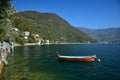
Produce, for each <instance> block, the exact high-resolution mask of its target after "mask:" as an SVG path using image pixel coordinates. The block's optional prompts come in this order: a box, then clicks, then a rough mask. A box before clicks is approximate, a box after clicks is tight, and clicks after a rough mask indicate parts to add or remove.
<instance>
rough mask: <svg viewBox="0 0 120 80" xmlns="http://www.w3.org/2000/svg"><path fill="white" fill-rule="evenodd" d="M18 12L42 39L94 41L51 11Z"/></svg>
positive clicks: (58, 41)
mask: <svg viewBox="0 0 120 80" xmlns="http://www.w3.org/2000/svg"><path fill="white" fill-rule="evenodd" d="M20 14H21V15H22V16H23V17H24V18H25V19H26V20H27V21H29V22H30V23H31V24H32V25H33V26H35V27H36V29H37V30H36V32H37V33H38V34H39V35H40V37H41V38H42V39H44V40H50V42H53V43H55V42H56V43H60V42H87V41H90V42H94V40H93V39H91V38H90V37H89V36H87V35H86V34H85V33H83V32H81V31H79V30H78V29H76V28H75V27H73V26H71V25H70V24H69V23H68V22H67V21H65V20H64V19H62V18H61V17H59V16H57V15H56V14H53V13H39V12H35V11H25V12H20Z"/></svg>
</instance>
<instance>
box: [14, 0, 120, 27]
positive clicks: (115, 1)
mask: <svg viewBox="0 0 120 80" xmlns="http://www.w3.org/2000/svg"><path fill="white" fill-rule="evenodd" d="M13 5H14V7H15V9H16V11H18V12H20V11H28V10H32V11H37V12H47V13H55V14H57V15H58V16H60V17H62V18H63V19H65V20H66V21H67V22H69V23H70V24H71V25H72V26H75V27H85V28H90V29H102V28H110V27H117V28H118V27H120V0H13Z"/></svg>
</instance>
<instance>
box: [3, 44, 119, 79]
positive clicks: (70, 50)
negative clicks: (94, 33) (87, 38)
mask: <svg viewBox="0 0 120 80" xmlns="http://www.w3.org/2000/svg"><path fill="white" fill-rule="evenodd" d="M57 51H58V52H59V53H60V54H62V55H75V56H76V55H79V56H80V55H93V54H96V55H97V57H98V58H100V59H101V62H97V61H95V62H71V61H58V60H57V54H56V52H57ZM10 59H11V60H12V62H11V63H10V65H9V68H6V69H7V71H6V72H4V74H5V73H6V74H7V73H9V75H8V74H7V75H8V76H9V77H10V78H11V80H12V78H14V80H19V79H21V80H22V79H26V80H120V77H119V75H120V73H119V72H120V44H65V45H64V44H61V45H59V44H56V45H54V44H52V45H41V46H19V47H15V52H14V54H12V55H11V57H10ZM12 69H13V70H12ZM11 70H12V72H11ZM10 78H9V80H10ZM5 79H6V80H8V79H7V78H5Z"/></svg>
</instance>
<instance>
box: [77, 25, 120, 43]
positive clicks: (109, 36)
mask: <svg viewBox="0 0 120 80" xmlns="http://www.w3.org/2000/svg"><path fill="white" fill-rule="evenodd" d="M78 29H79V30H80V31H83V32H85V33H86V34H88V35H89V36H91V37H92V38H94V39H96V40H98V41H108V42H120V28H107V29H97V30H93V29H88V28H83V27H78Z"/></svg>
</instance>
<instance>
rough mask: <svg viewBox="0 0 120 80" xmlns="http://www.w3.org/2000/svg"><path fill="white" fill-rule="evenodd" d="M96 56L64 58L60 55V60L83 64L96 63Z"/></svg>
mask: <svg viewBox="0 0 120 80" xmlns="http://www.w3.org/2000/svg"><path fill="white" fill-rule="evenodd" d="M95 58H96V55H92V56H63V55H60V54H58V60H65V61H83V62H93V61H95Z"/></svg>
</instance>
